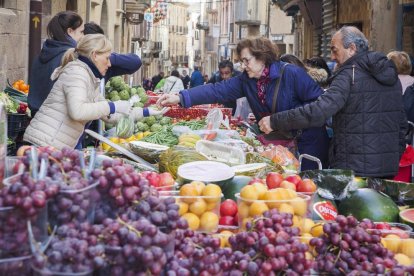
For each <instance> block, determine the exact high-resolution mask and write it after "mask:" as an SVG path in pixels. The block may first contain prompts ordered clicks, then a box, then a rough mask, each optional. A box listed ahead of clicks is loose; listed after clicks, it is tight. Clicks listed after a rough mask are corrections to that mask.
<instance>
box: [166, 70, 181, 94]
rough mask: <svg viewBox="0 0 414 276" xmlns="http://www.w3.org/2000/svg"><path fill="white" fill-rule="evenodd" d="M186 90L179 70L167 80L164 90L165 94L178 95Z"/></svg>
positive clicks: (172, 73)
mask: <svg viewBox="0 0 414 276" xmlns="http://www.w3.org/2000/svg"><path fill="white" fill-rule="evenodd" d="M181 90H184V85H183V81H182V80H181V79H180V73H178V71H177V70H173V71H172V72H171V75H170V76H169V77H168V78H166V80H165V83H164V86H163V88H162V92H163V93H178V92H180V91H181Z"/></svg>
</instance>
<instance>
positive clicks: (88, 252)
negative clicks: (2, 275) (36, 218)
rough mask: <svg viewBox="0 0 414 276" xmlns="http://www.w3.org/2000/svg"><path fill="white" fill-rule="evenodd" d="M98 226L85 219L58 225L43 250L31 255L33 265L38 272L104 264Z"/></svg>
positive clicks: (77, 269) (85, 269)
mask: <svg viewBox="0 0 414 276" xmlns="http://www.w3.org/2000/svg"><path fill="white" fill-rule="evenodd" d="M102 230H103V227H102V226H100V225H91V224H89V223H82V224H80V225H78V226H74V225H72V226H70V225H62V226H60V227H59V228H58V229H57V231H56V235H55V236H54V237H53V238H52V240H51V242H50V245H49V246H48V248H47V249H46V251H45V252H44V253H41V252H36V253H35V254H34V255H33V259H32V265H33V267H34V268H35V269H36V270H39V271H41V273H42V275H45V274H46V275H48V274H50V275H52V274H53V273H56V272H62V273H68V274H70V273H82V272H88V271H89V272H92V271H93V270H95V269H100V268H103V267H105V265H106V260H105V248H104V246H103V245H102V244H99V243H98V236H99V234H100V233H101V231H102Z"/></svg>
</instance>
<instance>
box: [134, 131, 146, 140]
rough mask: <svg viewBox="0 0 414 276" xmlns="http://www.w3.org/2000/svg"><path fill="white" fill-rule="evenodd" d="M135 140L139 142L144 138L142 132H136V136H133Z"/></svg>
mask: <svg viewBox="0 0 414 276" xmlns="http://www.w3.org/2000/svg"><path fill="white" fill-rule="evenodd" d="M135 138H136V139H137V140H141V139H142V138H144V132H138V133H137V134H135Z"/></svg>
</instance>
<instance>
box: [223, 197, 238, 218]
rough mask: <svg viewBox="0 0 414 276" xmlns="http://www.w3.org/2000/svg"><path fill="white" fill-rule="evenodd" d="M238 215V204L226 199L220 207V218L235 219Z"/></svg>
mask: <svg viewBox="0 0 414 276" xmlns="http://www.w3.org/2000/svg"><path fill="white" fill-rule="evenodd" d="M236 214H237V203H236V202H235V201H234V200H231V199H226V200H225V201H223V203H221V205H220V216H222V217H224V216H230V217H234V216H235V215H236Z"/></svg>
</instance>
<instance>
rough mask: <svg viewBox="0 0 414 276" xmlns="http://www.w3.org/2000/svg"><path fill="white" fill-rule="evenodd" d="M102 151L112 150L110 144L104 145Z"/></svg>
mask: <svg viewBox="0 0 414 276" xmlns="http://www.w3.org/2000/svg"><path fill="white" fill-rule="evenodd" d="M102 149H103V150H104V151H109V150H110V149H111V146H110V145H108V144H105V143H102Z"/></svg>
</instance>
